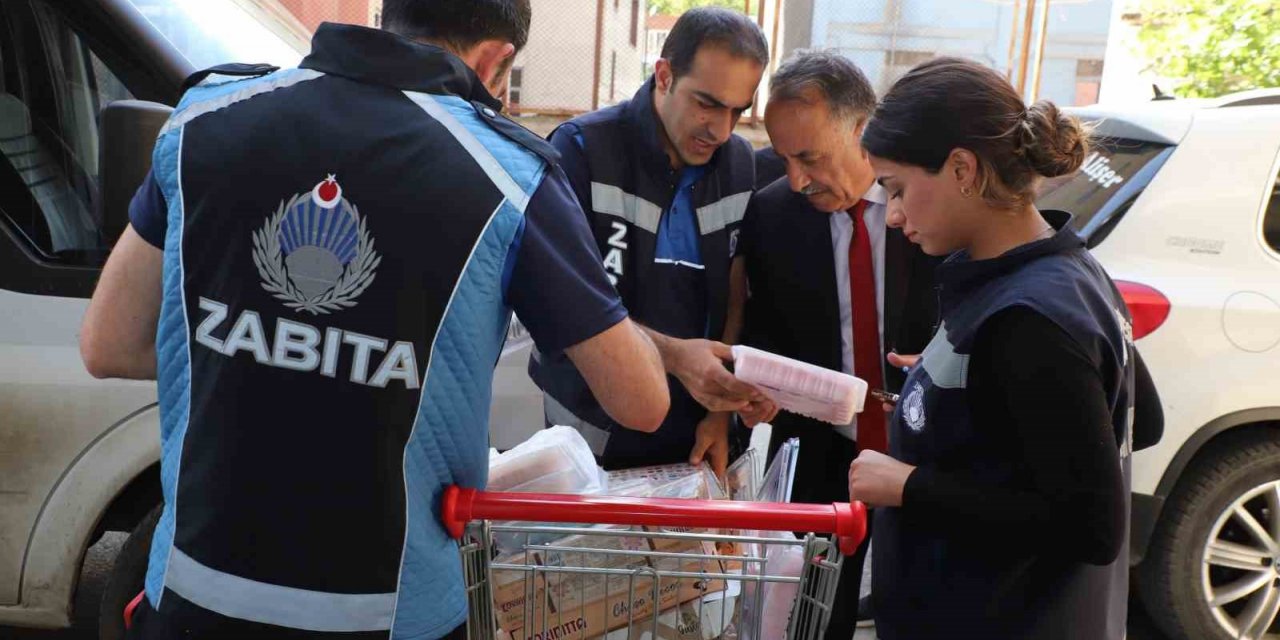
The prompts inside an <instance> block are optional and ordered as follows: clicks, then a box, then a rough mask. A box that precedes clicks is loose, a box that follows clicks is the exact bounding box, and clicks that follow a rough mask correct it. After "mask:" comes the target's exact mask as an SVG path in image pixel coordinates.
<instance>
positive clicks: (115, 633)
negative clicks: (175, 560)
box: [98, 505, 164, 640]
mask: <svg viewBox="0 0 1280 640" xmlns="http://www.w3.org/2000/svg"><path fill="white" fill-rule="evenodd" d="M163 506H164V505H156V507H155V508H154V509H152V510H151V512H150V513H148V514H147V515H146V517H145V518H143V519H142V521H141V522H139V523H138V526H136V527H134V529H133V532H131V533H130V534H129V538H128V539H127V540H125V542H124V546H123V547H121V548H120V554H119V555H117V556H116V561H115V564H113V565H112V566H111V574H110V575H109V576H107V585H106V587H105V588H104V589H103V591H102V606H101V608H100V609H99V610H98V638H99V640H123V638H124V632H125V628H124V609H125V607H126V606H127V605H128V604H129V602H131V601H132V600H133V599H134V598H135V597H137V596H138V593H139V592H141V591H142V588H143V586H144V585H145V583H146V581H147V559H148V558H149V557H150V555H151V536H152V535H153V534H154V533H155V531H156V523H157V522H159V521H160V512H161V511H162V509H163Z"/></svg>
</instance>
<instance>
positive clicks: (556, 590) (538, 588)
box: [493, 532, 725, 640]
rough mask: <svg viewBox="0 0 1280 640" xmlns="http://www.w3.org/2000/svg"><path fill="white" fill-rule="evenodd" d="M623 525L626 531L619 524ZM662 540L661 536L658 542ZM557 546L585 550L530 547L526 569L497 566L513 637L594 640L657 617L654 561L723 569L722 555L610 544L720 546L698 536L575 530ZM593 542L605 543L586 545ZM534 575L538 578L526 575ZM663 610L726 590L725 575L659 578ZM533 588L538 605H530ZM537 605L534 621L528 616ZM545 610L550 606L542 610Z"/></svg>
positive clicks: (667, 566) (504, 623) (498, 596)
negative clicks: (689, 556)
mask: <svg viewBox="0 0 1280 640" xmlns="http://www.w3.org/2000/svg"><path fill="white" fill-rule="evenodd" d="M619 533H621V532H619ZM654 543H656V544H654ZM552 546H554V547H575V548H583V549H584V551H582V552H576V551H559V550H553V551H536V552H533V553H530V554H528V555H529V557H530V559H531V560H532V561H533V562H534V563H536V564H537V565H538V566H539V567H541V568H545V569H544V570H539V571H537V572H528V571H525V570H501V569H494V570H493V580H494V600H495V602H494V606H495V609H496V611H497V612H498V626H499V627H500V628H501V629H502V630H503V631H505V632H506V633H507V634H508V635H509V636H510V637H511V638H513V639H514V640H588V639H591V638H598V637H601V636H604V635H605V634H606V633H608V632H610V631H613V630H615V629H620V628H625V627H627V626H628V624H634V625H635V626H636V628H637V629H640V628H644V629H648V628H649V627H651V626H652V624H653V615H654V588H655V583H654V578H653V575H654V574H653V571H654V570H655V569H658V570H661V571H664V572H670V571H682V572H692V573H698V572H705V573H711V574H717V573H722V572H723V570H724V569H723V567H722V565H721V563H720V562H719V561H718V560H707V561H701V560H685V559H672V558H652V557H650V556H648V555H610V554H609V553H608V551H610V550H617V551H646V552H647V551H654V550H655V547H659V548H660V550H661V551H663V552H677V553H697V554H711V553H714V548H713V547H712V546H711V545H710V544H707V543H704V542H700V541H684V540H680V541H674V540H654V541H652V542H651V541H649V540H646V539H644V538H636V537H629V536H625V535H600V536H595V535H591V536H571V537H568V538H563V539H561V540H558V541H556V542H555V543H554V544H553V545H552ZM587 549H591V550H600V551H593V552H588V551H586V550H587ZM524 561H525V554H519V555H517V556H514V557H512V558H506V559H499V560H497V561H495V562H496V563H497V564H523V563H524ZM559 567H585V568H592V569H609V570H612V571H613V573H611V574H592V573H574V572H559V571H557V570H556V569H557V568H559ZM526 576H527V577H529V579H530V580H532V583H531V584H532V586H530V585H529V584H527V583H526V582H525V578H526ZM657 588H658V594H657V602H658V606H657V610H658V611H659V612H665V611H667V610H669V609H673V608H674V607H677V606H679V605H681V604H683V603H686V602H691V601H695V600H698V599H699V598H702V597H704V596H706V595H708V594H711V593H717V592H720V591H724V589H725V583H724V581H723V580H716V579H705V580H699V579H694V578H683V579H675V578H663V579H662V580H661V581H659V583H658V585H657ZM530 596H532V603H533V604H532V606H531V607H529V606H526V602H528V601H529V598H530ZM530 609H532V614H533V615H532V618H533V624H532V625H527V624H526V620H525V617H526V613H527V612H528V611H529V610H530ZM544 612H545V614H544Z"/></svg>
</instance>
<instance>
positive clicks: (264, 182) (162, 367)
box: [146, 24, 555, 640]
mask: <svg viewBox="0 0 1280 640" xmlns="http://www.w3.org/2000/svg"><path fill="white" fill-rule="evenodd" d="M313 46H314V48H313V51H312V54H311V55H310V56H308V57H307V58H306V59H305V60H304V61H303V62H302V64H301V65H300V67H299V68H296V69H286V70H281V71H278V72H275V73H271V74H270V75H266V76H263V77H258V78H252V79H236V80H228V78H226V77H225V76H221V75H211V76H209V77H208V78H206V79H204V80H203V81H202V82H199V84H197V85H196V86H194V87H193V88H192V89H191V90H190V91H188V92H187V94H186V95H185V97H184V98H183V99H182V102H181V103H180V104H179V105H178V108H177V109H176V110H175V111H174V113H173V116H172V117H171V118H170V120H169V122H168V124H166V126H165V127H164V129H163V131H162V132H161V134H160V138H159V141H158V142H157V145H156V149H155V154H154V162H153V166H154V171H155V176H156V179H157V181H158V183H159V185H160V187H161V189H162V191H163V193H164V198H165V201H166V203H167V205H168V232H167V233H168V235H167V237H166V240H165V254H164V300H163V305H162V311H161V317H160V323H159V333H158V335H157V338H156V347H157V352H158V354H157V355H158V360H159V389H160V416H161V438H162V455H161V481H162V485H163V493H164V512H163V515H162V517H161V519H160V523H159V525H158V527H157V529H156V534H155V538H154V542H153V545H152V547H151V558H150V565H149V570H148V575H147V583H146V584H147V588H146V592H147V597H148V599H149V600H150V602H151V604H152V605H153V606H154V607H155V608H156V609H157V610H158V612H159V615H161V616H163V617H165V619H168V620H171V621H173V622H174V624H176V625H177V626H179V627H182V628H186V627H196V628H197V631H199V625H200V624H206V623H207V624H214V623H210V622H208V621H209V620H211V619H213V620H215V622H216V620H217V618H216V616H212V615H211V614H210V615H201V614H199V613H198V612H197V613H191V612H192V611H195V609H193V607H191V606H190V605H195V607H198V609H199V610H202V611H203V612H206V613H207V612H213V613H215V614H219V615H221V616H225V617H226V618H231V619H235V620H240V621H252V622H254V623H263V624H270V625H275V626H278V627H288V628H293V629H304V630H308V631H313V632H317V633H320V632H332V633H342V634H346V633H351V632H376V633H377V634H378V635H379V636H380V637H384V638H385V637H388V636H389V637H391V638H413V639H423V640H431V639H432V638H437V637H440V636H443V635H445V634H446V633H448V632H450V631H451V630H453V629H454V628H455V627H457V626H458V625H459V624H460V623H462V622H463V621H464V620H465V618H466V610H467V607H466V595H465V592H464V590H463V576H462V569H461V564H460V562H459V558H458V548H457V544H456V543H455V542H454V541H453V540H452V539H451V537H450V536H449V535H448V534H447V533H446V532H445V531H444V528H443V527H442V526H441V524H440V521H439V519H438V517H437V513H438V508H439V499H440V496H441V494H442V492H443V489H444V488H445V487H446V486H448V485H450V484H460V485H464V486H471V487H483V486H484V484H485V481H486V472H487V469H488V464H487V450H488V415H489V398H490V391H491V385H492V372H493V364H494V362H496V361H497V359H498V356H499V354H500V352H501V348H502V344H503V341H504V338H505V335H506V330H507V325H508V322H509V319H510V316H511V313H510V309H509V308H508V307H507V306H506V302H505V296H504V290H503V287H504V284H503V273H504V265H505V264H506V260H507V256H508V254H509V253H510V251H511V248H512V246H513V244H514V243H515V242H516V238H517V233H518V231H519V230H520V228H521V225H522V224H523V216H524V208H525V205H526V203H527V202H528V201H529V198H530V196H531V194H532V193H533V192H534V191H535V190H536V189H537V187H538V185H539V183H540V182H541V181H542V177H543V176H544V175H545V173H546V170H547V168H548V167H549V166H550V161H549V158H552V157H554V156H555V152H554V150H553V149H551V148H550V146H549V145H547V144H546V143H545V142H544V141H542V140H541V139H539V138H537V137H536V136H534V135H532V134H529V133H528V132H526V131H524V130H523V129H521V128H520V127H518V126H517V125H515V124H513V123H510V122H507V121H505V120H503V119H502V118H501V116H499V115H497V114H496V109H498V108H500V106H501V105H500V104H499V103H498V102H497V101H495V100H494V99H493V98H492V97H491V96H490V95H489V94H488V93H487V91H486V90H485V89H484V87H483V85H482V84H481V83H480V81H479V79H478V78H476V76H475V75H474V73H472V72H471V70H470V69H468V68H467V67H466V65H465V64H463V62H462V61H461V60H459V59H458V58H456V57H455V56H453V55H450V54H448V53H446V52H445V51H443V50H441V49H439V48H436V47H432V46H428V45H422V44H418V43H416V42H413V41H410V40H407V39H404V38H400V37H398V36H395V35H392V34H389V33H386V32H382V31H375V30H371V29H365V28H361V27H354V26H350V25H341V26H339V25H332V24H325V25H322V26H321V28H320V29H319V30H318V31H317V32H316V35H315V40H314V43H313ZM228 185H231V186H233V188H228ZM344 637H345V636H344Z"/></svg>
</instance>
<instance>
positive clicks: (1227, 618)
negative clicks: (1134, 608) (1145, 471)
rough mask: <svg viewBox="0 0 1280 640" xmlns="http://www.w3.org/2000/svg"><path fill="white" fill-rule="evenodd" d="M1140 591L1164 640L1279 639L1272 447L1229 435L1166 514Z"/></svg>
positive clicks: (1278, 481)
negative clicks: (1165, 639)
mask: <svg viewBox="0 0 1280 640" xmlns="http://www.w3.org/2000/svg"><path fill="white" fill-rule="evenodd" d="M1139 574H1140V575H1139V580H1138V588H1139V593H1140V595H1141V597H1142V600H1143V603H1144V604H1145V605H1146V607H1147V610H1148V612H1149V613H1150V614H1151V618H1152V620H1153V621H1154V622H1155V623H1156V624H1157V625H1158V626H1160V627H1161V628H1162V630H1163V631H1164V632H1165V633H1166V634H1168V635H1169V636H1170V637H1171V638H1181V639H1184V640H1208V639H1210V638H1219V639H1223V640H1226V639H1228V638H1230V639H1242V640H1260V639H1262V638H1273V639H1274V638H1280V625H1278V624H1277V618H1278V617H1280V615H1278V614H1280V440H1277V439H1276V438H1275V436H1274V435H1273V434H1272V433H1271V432H1270V431H1250V432H1244V433H1241V434H1238V435H1234V434H1229V435H1228V436H1227V437H1226V438H1224V439H1223V440H1222V441H1220V442H1217V443H1215V444H1214V445H1213V449H1212V450H1210V451H1208V452H1206V453H1205V454H1203V455H1202V456H1201V457H1199V458H1198V459H1197V460H1196V462H1195V463H1193V464H1192V465H1191V467H1189V468H1188V470H1187V472H1186V474H1185V475H1184V476H1183V478H1182V480H1181V481H1180V482H1179V484H1178V488H1177V489H1176V490H1175V491H1174V493H1173V495H1171V496H1170V498H1169V502H1168V503H1167V504H1166V506H1165V508H1164V514H1163V515H1162V517H1161V522H1160V526H1159V527H1158V528H1157V530H1156V532H1155V535H1154V536H1153V538H1152V541H1151V548H1150V550H1149V552H1148V555H1147V557H1146V558H1145V559H1144V560H1143V562H1142V565H1141V566H1140V567H1139Z"/></svg>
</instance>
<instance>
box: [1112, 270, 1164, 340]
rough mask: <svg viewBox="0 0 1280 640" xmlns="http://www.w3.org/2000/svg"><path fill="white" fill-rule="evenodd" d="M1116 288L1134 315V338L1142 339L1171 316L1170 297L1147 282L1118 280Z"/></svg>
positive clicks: (1131, 314) (1130, 312)
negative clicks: (1149, 285) (1146, 283)
mask: <svg viewBox="0 0 1280 640" xmlns="http://www.w3.org/2000/svg"><path fill="white" fill-rule="evenodd" d="M1116 288H1117V289H1119V290H1120V295H1121V296H1122V297H1124V303H1125V304H1126V305H1128V307H1129V315H1130V316H1133V339H1134V340H1141V339H1142V338H1144V337H1146V336H1148V335H1150V334H1151V332H1152V331H1155V330H1156V329H1159V328H1160V325H1162V324H1164V321H1165V320H1166V319H1167V318H1168V317H1169V299H1168V298H1166V297H1164V294H1163V293H1160V292H1159V291H1156V290H1155V289H1153V288H1151V287H1148V286H1147V285H1145V284H1138V283H1136V282H1126V281H1124V280H1116Z"/></svg>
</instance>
